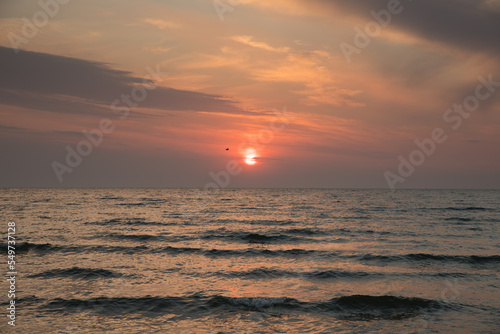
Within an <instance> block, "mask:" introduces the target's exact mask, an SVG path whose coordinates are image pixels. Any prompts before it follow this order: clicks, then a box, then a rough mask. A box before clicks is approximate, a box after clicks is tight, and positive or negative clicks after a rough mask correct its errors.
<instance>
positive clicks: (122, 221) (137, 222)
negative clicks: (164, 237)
mask: <svg viewBox="0 0 500 334" xmlns="http://www.w3.org/2000/svg"><path fill="white" fill-rule="evenodd" d="M84 224H85V225H100V226H109V225H132V226H144V225H160V226H169V225H177V224H176V223H161V222H155V221H152V222H151V221H146V220H145V219H144V218H113V219H108V220H103V221H94V222H85V223H84Z"/></svg>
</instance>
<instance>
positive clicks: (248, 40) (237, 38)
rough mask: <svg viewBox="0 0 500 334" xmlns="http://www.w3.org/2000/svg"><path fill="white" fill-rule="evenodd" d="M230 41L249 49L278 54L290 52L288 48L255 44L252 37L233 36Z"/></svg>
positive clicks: (262, 43) (260, 43) (261, 43)
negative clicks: (244, 45)
mask: <svg viewBox="0 0 500 334" xmlns="http://www.w3.org/2000/svg"><path fill="white" fill-rule="evenodd" d="M231 39H232V40H233V41H236V42H240V43H243V44H246V45H250V46H251V47H254V48H258V49H263V50H266V51H271V52H278V53H286V52H288V51H290V48H287V47H281V48H275V47H273V46H271V45H269V44H267V43H264V42H257V41H255V40H254V39H253V37H252V36H233V37H231Z"/></svg>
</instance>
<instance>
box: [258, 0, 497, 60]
mask: <svg viewBox="0 0 500 334" xmlns="http://www.w3.org/2000/svg"><path fill="white" fill-rule="evenodd" d="M300 2H301V3H302V6H303V7H304V8H306V7H307V8H308V10H307V11H303V13H305V15H311V9H313V10H314V11H315V13H316V15H328V16H333V17H338V16H339V15H346V14H347V15H348V16H357V17H360V18H362V19H365V20H366V22H368V21H369V20H373V17H372V16H371V14H370V12H371V11H372V10H373V11H375V12H378V11H380V10H383V9H387V5H388V3H389V2H390V1H389V0H357V1H343V0H307V1H306V0H294V5H295V6H296V5H297V3H300ZM253 3H255V4H257V5H260V6H265V7H267V5H266V4H265V3H264V1H260V0H258V1H254V2H253ZM278 3H279V4H281V5H282V6H286V4H287V2H278ZM400 3H401V6H402V7H403V10H402V12H401V13H400V14H397V15H394V16H393V17H392V21H391V23H390V26H389V27H390V28H396V29H399V30H403V31H405V32H408V33H411V34H414V35H417V36H419V37H420V38H423V39H425V40H427V41H431V42H438V43H443V44H446V45H451V46H454V47H458V48H462V49H467V50H470V51H480V52H489V53H499V52H500V43H498V41H499V37H498V36H499V34H500V1H498V0H418V1H410V0H401V1H400ZM293 13H294V14H295V15H298V14H299V13H300V11H297V10H295V11H294V12H293Z"/></svg>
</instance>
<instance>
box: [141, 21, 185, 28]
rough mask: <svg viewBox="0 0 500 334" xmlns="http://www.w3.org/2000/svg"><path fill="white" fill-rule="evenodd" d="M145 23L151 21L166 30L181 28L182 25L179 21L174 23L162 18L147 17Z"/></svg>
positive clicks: (150, 22)
mask: <svg viewBox="0 0 500 334" xmlns="http://www.w3.org/2000/svg"><path fill="white" fill-rule="evenodd" d="M144 22H145V23H149V24H151V25H153V26H155V27H157V28H159V29H162V30H166V29H179V28H181V27H182V25H181V24H179V23H174V22H172V21H165V20H160V19H145V20H144Z"/></svg>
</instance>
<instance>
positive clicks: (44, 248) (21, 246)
mask: <svg viewBox="0 0 500 334" xmlns="http://www.w3.org/2000/svg"><path fill="white" fill-rule="evenodd" d="M7 248H8V247H7V244H6V243H2V244H0V249H2V250H5V251H7ZM62 249H63V247H61V246H54V245H52V244H49V243H45V244H36V243H32V242H28V241H26V242H17V243H16V246H15V252H16V254H23V253H27V252H30V251H32V252H37V253H48V252H51V251H60V250H62Z"/></svg>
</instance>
